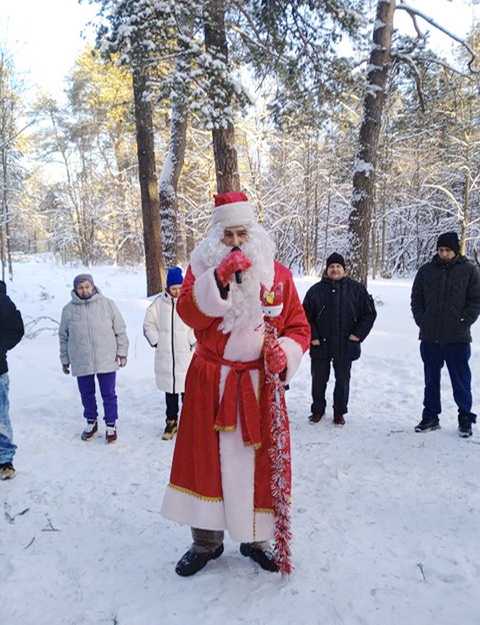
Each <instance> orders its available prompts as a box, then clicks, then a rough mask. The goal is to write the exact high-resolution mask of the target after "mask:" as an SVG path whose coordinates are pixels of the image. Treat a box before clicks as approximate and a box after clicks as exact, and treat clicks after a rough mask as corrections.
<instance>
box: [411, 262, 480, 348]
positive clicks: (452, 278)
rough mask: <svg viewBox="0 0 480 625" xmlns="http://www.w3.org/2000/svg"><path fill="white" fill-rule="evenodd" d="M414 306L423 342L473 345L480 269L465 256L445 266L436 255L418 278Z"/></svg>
mask: <svg viewBox="0 0 480 625" xmlns="http://www.w3.org/2000/svg"><path fill="white" fill-rule="evenodd" d="M411 307H412V313H413V317H414V319H415V323H416V324H417V326H418V327H419V328H420V340H422V341H427V342H429V343H470V341H471V340H472V336H471V334H470V326H471V325H472V324H473V323H475V321H476V320H477V317H478V315H479V314H480V272H479V270H478V268H477V267H476V265H474V264H473V263H472V262H470V261H469V260H467V259H466V258H465V256H457V258H455V259H454V260H452V261H451V262H449V263H444V262H442V261H441V260H440V258H439V256H438V254H435V256H434V257H433V259H432V260H431V261H430V262H429V263H426V264H425V265H423V266H422V267H420V269H419V270H418V273H417V275H416V276H415V280H414V282H413V287H412V296H411Z"/></svg>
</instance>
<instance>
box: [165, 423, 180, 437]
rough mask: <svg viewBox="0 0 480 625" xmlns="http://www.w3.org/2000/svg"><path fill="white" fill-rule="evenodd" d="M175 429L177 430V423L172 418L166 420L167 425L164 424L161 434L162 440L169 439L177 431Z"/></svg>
mask: <svg viewBox="0 0 480 625" xmlns="http://www.w3.org/2000/svg"><path fill="white" fill-rule="evenodd" d="M177 430H178V425H177V422H176V421H173V420H170V421H167V425H166V426H165V430H164V432H163V434H162V440H164V441H169V440H171V439H172V438H173V437H174V436H175V434H176V433H177Z"/></svg>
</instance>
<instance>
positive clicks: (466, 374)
mask: <svg viewBox="0 0 480 625" xmlns="http://www.w3.org/2000/svg"><path fill="white" fill-rule="evenodd" d="M411 306H412V313H413V317H414V319H415V323H416V324H417V325H418V327H419V328H420V337H419V338H420V341H421V343H420V354H421V356H422V360H423V365H424V372H425V395H424V401H423V406H424V408H423V414H422V420H421V421H420V423H419V424H418V425H417V426H416V427H415V431H416V432H427V431H430V430H437V429H439V428H440V424H439V420H438V415H439V414H440V412H441V404H440V374H441V370H442V367H443V364H444V363H446V364H447V369H448V373H449V374H450V380H451V381H452V387H453V398H454V400H455V403H456V404H457V406H458V431H459V434H460V436H461V437H463V438H467V437H469V436H471V435H472V423H475V421H476V415H475V414H473V412H471V410H472V391H471V379H472V375H471V372H470V367H469V365H468V361H469V358H470V342H471V340H472V337H471V334H470V326H471V325H472V324H473V323H475V321H476V320H477V317H478V315H479V314H480V273H479V270H478V268H477V267H476V266H475V265H474V264H473V263H471V262H470V261H469V260H467V259H466V258H465V256H461V255H460V242H459V240H458V235H457V233H456V232H445V233H444V234H442V235H440V237H439V238H438V241H437V254H435V256H434V257H433V259H432V260H431V262H429V263H427V264H425V265H423V266H422V267H420V269H419V270H418V273H417V275H416V277H415V281H414V283H413V287H412V297H411Z"/></svg>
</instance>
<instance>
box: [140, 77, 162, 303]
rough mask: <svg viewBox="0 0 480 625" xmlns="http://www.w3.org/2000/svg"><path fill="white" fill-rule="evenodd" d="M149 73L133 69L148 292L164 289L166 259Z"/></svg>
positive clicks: (150, 293)
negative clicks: (147, 89)
mask: <svg viewBox="0 0 480 625" xmlns="http://www.w3.org/2000/svg"><path fill="white" fill-rule="evenodd" d="M145 86H146V77H145V74H144V72H143V71H142V70H141V69H139V68H135V69H134V71H133V97H134V102H135V125H136V131H137V154H138V175H139V180H140V192H141V201H142V217H143V241H144V245H145V269H146V273H147V295H153V294H154V293H158V292H159V291H161V290H162V286H163V282H164V280H163V278H164V272H165V268H164V263H163V253H162V238H161V229H160V201H159V194H158V181H157V173H156V167H155V147H154V135H153V115H152V107H151V104H150V103H149V102H147V101H146V100H145V98H144V93H145Z"/></svg>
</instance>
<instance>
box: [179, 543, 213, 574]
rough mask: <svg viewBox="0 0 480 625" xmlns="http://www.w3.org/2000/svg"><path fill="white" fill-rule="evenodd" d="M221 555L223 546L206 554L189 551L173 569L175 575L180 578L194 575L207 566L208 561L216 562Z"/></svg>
mask: <svg viewBox="0 0 480 625" xmlns="http://www.w3.org/2000/svg"><path fill="white" fill-rule="evenodd" d="M222 553H223V544H222V545H220V546H219V547H217V548H216V549H215V551H210V552H207V553H198V552H197V551H193V549H189V550H188V551H187V553H184V554H183V556H182V557H181V558H180V560H179V561H178V562H177V566H176V567H175V573H177V575H180V576H181V577H189V576H190V575H195V573H198V571H200V570H201V569H203V567H204V566H205V565H206V564H207V562H208V561H209V560H216V559H217V558H219V557H220V556H221V555H222Z"/></svg>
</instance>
